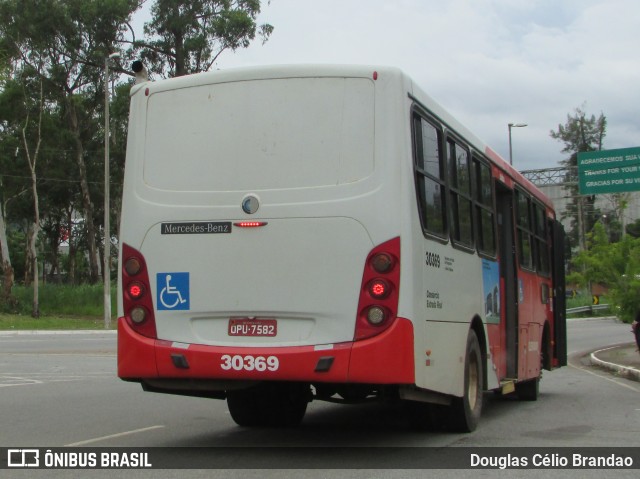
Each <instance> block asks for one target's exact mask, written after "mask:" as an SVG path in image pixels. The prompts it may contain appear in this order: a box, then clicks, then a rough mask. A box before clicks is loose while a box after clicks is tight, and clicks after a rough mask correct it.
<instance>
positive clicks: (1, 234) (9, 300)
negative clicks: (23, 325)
mask: <svg viewBox="0 0 640 479" xmlns="http://www.w3.org/2000/svg"><path fill="white" fill-rule="evenodd" d="M0 260H2V272H3V279H2V296H1V297H2V301H3V302H4V303H5V304H8V305H10V306H12V307H13V306H14V305H15V302H16V300H15V298H14V297H13V295H12V294H11V290H12V288H13V282H14V279H15V278H14V272H13V266H12V265H11V256H10V254H9V243H8V241H7V229H6V227H5V222H4V211H3V209H2V208H0Z"/></svg>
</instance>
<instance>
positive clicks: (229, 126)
mask: <svg viewBox="0 0 640 479" xmlns="http://www.w3.org/2000/svg"><path fill="white" fill-rule="evenodd" d="M373 138H374V87H373V84H372V82H371V81H370V80H368V79H359V78H311V79H310V78H304V79H299V78H290V79H279V80H256V81H244V82H234V83H220V84H210V85H203V86H197V87H191V88H183V89H176V90H170V91H160V92H156V93H153V94H152V95H151V96H150V98H149V101H148V106H147V129H146V135H145V151H144V181H145V183H146V184H147V185H149V186H151V187H153V188H158V189H162V190H171V191H238V190H266V189H287V188H305V187H317V186H329V185H341V184H346V183H352V182H356V181H358V180H361V179H363V178H366V177H367V176H369V175H370V174H371V173H372V171H373V161H374V160H373V151H374V150H373V148H374V144H373V143H374V142H373Z"/></svg>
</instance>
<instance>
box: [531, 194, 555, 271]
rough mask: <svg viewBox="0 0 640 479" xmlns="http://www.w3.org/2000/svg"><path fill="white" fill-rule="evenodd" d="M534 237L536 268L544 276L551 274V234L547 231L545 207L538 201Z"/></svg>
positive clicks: (535, 211)
mask: <svg viewBox="0 0 640 479" xmlns="http://www.w3.org/2000/svg"><path fill="white" fill-rule="evenodd" d="M533 212H534V214H533V219H534V223H535V225H534V232H533V234H534V237H535V243H536V248H535V254H536V269H537V270H538V273H540V274H541V275H543V276H549V273H550V272H551V261H550V259H549V234H548V232H547V221H546V218H545V214H544V208H543V207H542V206H541V205H539V204H538V203H535V202H534V203H533Z"/></svg>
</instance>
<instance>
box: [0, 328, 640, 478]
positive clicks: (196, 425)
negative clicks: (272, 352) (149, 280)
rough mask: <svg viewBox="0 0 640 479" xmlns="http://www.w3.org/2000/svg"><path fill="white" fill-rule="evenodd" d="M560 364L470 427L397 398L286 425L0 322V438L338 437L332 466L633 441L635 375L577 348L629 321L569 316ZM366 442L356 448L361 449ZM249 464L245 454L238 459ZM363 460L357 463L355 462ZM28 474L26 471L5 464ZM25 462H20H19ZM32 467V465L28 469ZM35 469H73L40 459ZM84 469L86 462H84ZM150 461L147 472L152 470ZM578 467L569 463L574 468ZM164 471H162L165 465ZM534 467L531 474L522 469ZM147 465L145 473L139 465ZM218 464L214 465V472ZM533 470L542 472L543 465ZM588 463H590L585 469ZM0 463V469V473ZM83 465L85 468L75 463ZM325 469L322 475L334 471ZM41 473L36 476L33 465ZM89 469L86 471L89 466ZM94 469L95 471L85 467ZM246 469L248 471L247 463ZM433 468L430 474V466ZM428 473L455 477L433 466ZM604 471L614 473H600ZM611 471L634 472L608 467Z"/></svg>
mask: <svg viewBox="0 0 640 479" xmlns="http://www.w3.org/2000/svg"><path fill="white" fill-rule="evenodd" d="M568 336H569V352H570V355H571V364H570V366H569V367H566V368H562V369H559V370H556V371H553V372H545V374H544V378H543V381H542V383H541V394H540V398H539V400H538V401H536V402H520V401H517V400H513V399H505V398H499V397H495V396H493V395H492V394H487V395H486V396H485V407H484V411H483V417H482V420H481V423H480V426H479V428H478V430H476V431H475V432H474V433H471V434H457V433H451V432H443V431H433V432H428V433H418V432H414V431H412V430H411V429H410V428H409V427H408V425H407V422H406V419H405V418H404V416H402V414H401V413H400V412H399V411H398V409H397V408H392V407H389V406H384V405H378V404H371V405H365V406H362V405H360V406H344V405H335V404H328V403H322V402H314V403H312V404H311V405H310V406H309V409H308V412H307V415H306V417H305V420H304V422H303V424H302V426H301V427H299V428H296V429H276V430H273V429H244V428H240V427H237V426H236V425H235V423H234V422H233V421H232V419H231V417H230V416H229V413H228V412H227V408H226V403H225V402H224V401H217V400H210V399H198V398H186V397H178V396H169V395H160V394H153V393H145V392H143V391H142V389H141V388H140V386H139V385H137V384H131V383H125V382H123V381H120V380H119V379H118V378H117V377H116V357H115V352H116V346H115V345H116V337H115V334H113V333H91V334H0V411H1V413H0V414H1V416H0V417H1V427H0V447H12V448H13V447H36V446H37V447H63V446H72V447H112V446H114V447H115V446H117V447H121V446H122V447H133V448H142V447H172V448H175V447H194V446H205V447H210V446H213V447H228V446H232V447H233V446H239V447H245V446H265V445H268V446H270V447H299V446H307V447H339V448H350V449H345V451H347V452H346V453H345V454H344V455H342V456H340V457H339V458H333V459H331V458H330V459H329V460H328V462H327V463H326V465H325V466H324V467H326V468H328V469H338V470H340V469H341V468H342V467H344V466H345V465H346V464H348V462H349V461H350V460H352V459H353V457H350V454H349V451H353V454H354V455H355V454H356V453H357V454H361V453H362V451H363V449H358V448H376V449H372V450H371V451H372V452H371V454H372V455H374V456H372V458H373V457H375V454H376V452H375V451H376V450H378V451H381V450H383V449H380V448H391V447H403V446H404V447H437V448H449V447H478V446H501V447H525V448H536V447H538V448H539V447H549V446H551V447H556V446H557V447H583V446H585V447H590V446H595V447H605V446H606V447H623V446H636V447H637V446H639V445H640V439H638V434H639V433H640V394H639V393H640V383H638V382H633V381H629V380H626V379H622V378H617V377H615V376H614V375H612V374H610V373H608V372H606V371H601V370H599V369H597V368H593V367H591V366H589V365H588V361H587V360H586V359H584V358H583V356H584V353H587V352H589V351H592V350H594V349H597V348H601V347H605V346H608V345H612V344H618V343H623V342H629V341H631V340H632V337H631V334H630V333H629V325H624V324H620V323H617V322H615V321H611V320H580V321H570V322H569V332H568ZM365 450H366V449H365ZM274 461H280V462H277V463H273V464H267V467H270V468H280V469H273V470H268V471H262V472H261V473H260V474H259V476H260V477H305V478H307V477H309V478H310V477H328V475H327V473H326V471H324V472H323V471H318V470H316V471H306V472H305V474H303V475H302V476H301V475H300V473H299V472H300V471H297V472H298V473H297V474H296V470H295V469H289V468H290V467H295V468H304V463H302V464H301V463H300V459H299V460H298V462H296V458H295V455H294V456H293V457H291V460H290V462H287V463H283V462H282V457H277V458H274ZM241 466H242V467H246V468H250V469H251V468H252V463H251V461H249V462H248V463H247V464H241ZM365 469H366V468H365ZM10 472H11V473H12V475H11V477H32V474H33V473H34V472H35V471H24V474H25V475H22V473H23V471H10ZM27 472H29V473H30V474H26V473H27ZM38 472H43V471H38ZM44 472H46V473H47V475H46V477H79V476H78V475H77V471H75V472H76V474H73V472H74V471H44ZM85 472H86V471H85ZM152 472H153V473H152ZM576 472H578V473H580V475H579V476H578V475H572V474H573V473H576ZM93 473H95V474H102V475H103V477H122V476H125V475H126V477H213V476H214V475H215V477H254V474H257V472H255V471H253V472H252V471H242V470H226V471H220V470H209V471H200V472H198V471H180V472H175V473H171V474H169V473H168V472H167V471H132V472H131V471H129V472H127V471H93ZM165 473H166V474H165ZM503 473H504V474H505V477H507V476H506V473H510V474H509V477H520V476H522V477H525V475H526V477H546V475H548V472H547V473H544V471H486V470H485V471H482V470H476V471H473V474H474V476H476V477H497V476H500V475H501V474H503ZM535 473H541V475H539V476H534V475H532V474H535ZM147 474H149V475H147ZM216 474H217V475H216ZM542 474H544V475H542ZM591 474H593V475H591ZM0 475H1V474H0ZM337 475H338V477H427V476H429V475H430V474H427V473H425V472H424V471H422V472H420V471H418V472H416V471H411V470H396V469H384V468H383V469H379V470H375V471H365V470H360V469H348V470H341V471H340V474H337ZM83 476H84V474H83ZM334 476H335V474H334V475H332V477H334ZM43 477H45V476H43ZM92 477H93V476H92ZM96 477H97V476H96ZM255 477H258V476H257V475H256V476H255ZM431 477H433V475H431ZM438 477H459V471H458V473H457V474H456V471H439V474H438ZM554 477H603V476H602V471H599V472H598V471H588V470H587V471H554ZM610 477H613V476H610ZM615 477H637V470H636V471H628V470H627V471H616V472H615Z"/></svg>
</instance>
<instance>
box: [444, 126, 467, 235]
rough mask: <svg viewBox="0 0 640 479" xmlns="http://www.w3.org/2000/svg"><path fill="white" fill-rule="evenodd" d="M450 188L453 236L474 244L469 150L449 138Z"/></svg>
mask: <svg viewBox="0 0 640 479" xmlns="http://www.w3.org/2000/svg"><path fill="white" fill-rule="evenodd" d="M447 154H448V164H449V168H450V172H449V188H450V192H451V216H452V218H451V238H452V239H453V241H454V242H455V243H457V244H461V245H464V246H468V247H472V246H473V223H472V220H471V215H472V209H471V169H470V164H469V163H470V162H469V152H468V151H467V150H466V149H465V148H463V147H462V146H461V145H460V144H458V143H457V142H455V141H453V140H451V139H450V140H447Z"/></svg>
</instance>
